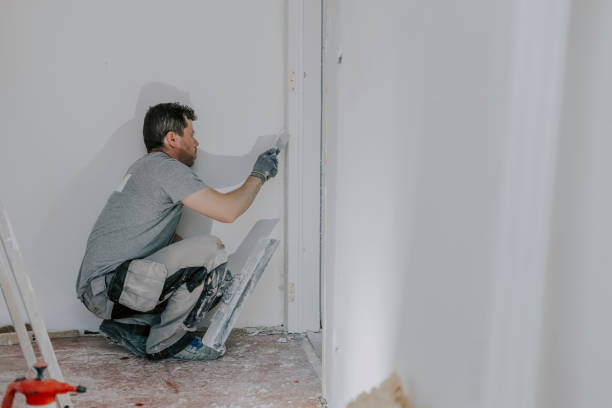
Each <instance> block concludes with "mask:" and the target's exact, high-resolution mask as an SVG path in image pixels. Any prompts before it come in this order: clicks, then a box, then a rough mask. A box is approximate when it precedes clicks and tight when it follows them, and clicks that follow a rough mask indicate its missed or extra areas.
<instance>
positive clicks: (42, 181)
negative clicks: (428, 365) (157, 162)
mask: <svg viewBox="0 0 612 408" xmlns="http://www.w3.org/2000/svg"><path fill="white" fill-rule="evenodd" d="M285 36H286V34H285V3H284V1H283V0H266V1H258V2H251V1H233V2H221V1H218V2H201V1H173V2H162V1H157V2H150V1H131V2H123V1H105V2H81V1H55V2H52V3H51V2H45V1H3V2H2V3H1V4H0V60H1V61H2V64H0V89H2V92H1V93H0V123H2V125H3V132H2V148H1V149H0V186H2V188H1V196H0V200H2V202H3V203H4V205H5V207H6V208H7V210H8V212H9V214H10V216H11V218H12V221H13V226H14V229H15V233H16V235H17V237H18V239H19V241H20V244H21V248H22V251H23V255H24V258H25V264H26V267H27V268H28V270H29V271H30V273H31V276H32V280H33V283H34V288H35V290H36V292H37V295H38V298H39V302H40V305H41V308H42V309H43V311H44V317H45V321H46V323H47V326H48V328H50V329H51V330H60V329H74V328H89V329H92V328H96V327H97V322H98V321H97V319H95V318H93V317H92V316H90V314H89V312H87V311H86V310H85V308H84V307H82V306H81V304H80V303H79V302H78V300H77V299H76V298H75V292H74V285H75V279H76V276H77V273H78V268H79V265H80V262H81V259H82V256H83V253H84V249H85V242H86V239H87V236H88V234H89V231H90V229H91V227H92V225H93V223H94V221H95V219H96V217H97V215H98V213H99V211H100V210H101V208H102V206H103V205H104V203H105V201H106V199H107V197H108V196H109V194H110V192H111V191H112V190H113V189H114V188H115V187H116V185H117V184H118V183H119V182H120V181H121V178H122V175H123V174H124V172H125V171H126V170H127V168H128V166H129V165H130V164H131V163H132V162H133V161H134V160H135V159H136V158H138V157H140V156H141V155H142V154H144V153H145V150H144V145H143V143H142V131H141V129H142V119H143V116H144V113H145V111H146V109H147V108H148V106H150V105H153V104H156V103H159V102H162V101H180V102H184V103H188V104H190V105H192V106H193V107H194V108H195V110H196V111H197V113H198V115H199V120H198V121H197V122H195V123H194V127H195V129H196V137H197V138H198V140H199V141H200V155H199V158H198V162H197V163H196V166H195V167H194V169H195V170H196V172H198V173H199V174H201V176H202V178H203V179H204V180H205V181H207V182H208V183H209V184H211V185H212V186H214V187H218V188H230V187H231V186H234V185H238V184H240V183H241V182H242V181H243V180H244V179H245V178H246V176H247V175H248V173H249V171H250V168H251V166H252V164H253V163H254V161H255V158H256V156H257V154H258V153H259V152H260V150H261V149H263V147H264V145H265V144H266V143H269V142H270V138H266V137H259V136H265V135H270V134H273V133H275V132H276V131H278V130H279V129H280V128H282V127H283V122H284V117H285V112H284V109H285V108H284V106H285V96H284V93H285V88H284V86H285V85H284V78H285V75H284V66H285V46H286V42H285ZM283 160H284V155H281V170H280V174H279V176H278V177H277V178H276V179H274V180H273V181H271V182H269V183H267V184H266V185H265V186H264V187H263V189H262V191H261V193H260V195H259V197H258V198H257V199H256V201H255V203H254V205H253V207H252V208H251V209H250V210H249V211H247V213H246V214H245V215H244V216H243V217H241V218H240V219H239V220H238V221H236V222H235V223H234V224H231V225H221V224H219V223H217V222H211V221H210V220H207V219H204V218H202V217H199V216H197V215H194V214H186V216H184V218H183V221H182V223H181V225H180V227H179V232H181V233H182V234H183V235H184V236H192V235H195V234H198V233H209V232H212V233H214V234H217V235H219V236H220V237H221V238H222V239H223V240H224V241H225V243H226V245H227V247H228V248H229V249H230V250H232V249H235V248H236V247H237V245H238V244H239V242H240V241H241V239H242V238H243V237H244V236H245V234H246V233H247V232H248V230H249V229H250V227H251V226H252V225H253V224H254V222H255V221H256V220H258V219H260V218H281V219H282V218H283V216H284V215H283V211H284V209H283V208H284V186H283V184H284V179H283V177H284V171H283V170H284V169H283V164H282V161H283ZM283 230H284V227H283V225H282V223H281V224H280V225H279V226H278V227H277V229H276V231H275V235H276V237H280V238H283V237H282V232H283ZM281 245H282V244H281ZM283 252H284V249H283V247H282V246H281V248H280V249H279V251H278V252H277V254H276V255H275V256H274V258H273V259H272V261H271V264H270V266H269V268H268V270H267V271H266V273H265V274H264V276H263V277H262V279H261V281H260V283H259V287H258V288H257V290H256V292H255V293H254V294H253V295H252V298H251V299H250V300H249V304H248V305H247V306H246V307H245V309H244V313H243V315H242V316H241V319H240V321H239V325H276V324H281V323H282V322H283V320H284V300H283V299H284V298H283V293H284V292H283V291H284V257H283ZM9 320H10V319H9V317H8V314H7V313H6V310H5V309H4V307H3V308H2V309H0V325H3V324H7V323H8V322H9Z"/></svg>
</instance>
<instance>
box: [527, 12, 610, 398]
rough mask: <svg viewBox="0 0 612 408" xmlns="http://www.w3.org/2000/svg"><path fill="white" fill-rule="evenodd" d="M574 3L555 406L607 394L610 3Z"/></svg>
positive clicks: (549, 366) (556, 293) (553, 330)
mask: <svg viewBox="0 0 612 408" xmlns="http://www.w3.org/2000/svg"><path fill="white" fill-rule="evenodd" d="M572 11H573V12H572V18H571V21H570V31H569V37H568V38H569V41H568V50H567V68H566V69H567V74H566V79H565V98H564V107H563V119H562V132H561V134H560V148H559V161H558V166H557V182H556V194H555V211H554V216H553V229H552V231H551V242H552V245H551V251H550V259H551V262H550V268H549V274H548V285H547V286H548V290H547V293H546V314H545V317H544V335H543V338H542V345H541V349H542V356H541V361H540V379H539V402H538V406H541V407H556V408H574V407H597V406H606V405H609V404H610V401H611V399H610V384H611V382H610V376H609V373H608V371H609V367H610V364H612V351H611V349H610V344H611V343H612V325H610V323H609V315H610V310H611V308H612V298H611V297H610V287H611V286H612V275H611V274H610V270H611V268H612V253H611V251H610V231H611V230H612V217H611V216H610V208H612V189H611V188H610V174H612V161H611V160H610V157H611V155H612V136H611V135H612V118H611V116H610V106H612V78H610V75H609V73H610V71H611V70H612V50H611V49H610V47H609V41H608V40H609V38H610V37H611V36H612V29H611V27H612V26H611V24H610V22H611V21H612V5H611V4H610V3H609V2H606V1H581V2H574V4H573V10H572Z"/></svg>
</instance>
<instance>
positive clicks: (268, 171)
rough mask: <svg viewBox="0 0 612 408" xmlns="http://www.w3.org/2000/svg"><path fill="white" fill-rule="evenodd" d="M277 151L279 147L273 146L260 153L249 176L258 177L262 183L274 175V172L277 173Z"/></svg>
mask: <svg viewBox="0 0 612 408" xmlns="http://www.w3.org/2000/svg"><path fill="white" fill-rule="evenodd" d="M279 152H280V149H278V148H277V147H273V148H272V149H268V150H266V151H265V152H263V153H262V154H260V155H259V157H258V158H257V161H256V162H255V165H254V166H253V171H252V172H251V176H254V177H257V178H259V179H260V180H261V182H262V183H265V182H266V181H267V180H269V179H271V178H272V177H274V176H276V173H278V153H279Z"/></svg>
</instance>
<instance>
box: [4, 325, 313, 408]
mask: <svg viewBox="0 0 612 408" xmlns="http://www.w3.org/2000/svg"><path fill="white" fill-rule="evenodd" d="M52 342H53V346H54V348H55V353H56V355H57V358H58V360H59V361H60V365H61V367H62V371H63V373H64V377H65V379H66V381H68V382H70V383H71V384H75V385H77V384H81V385H84V386H86V387H87V392H86V393H85V394H78V395H75V396H73V397H72V402H73V403H74V405H75V406H76V407H87V408H93V407H99V408H101V407H133V406H139V407H216V408H221V407H225V408H230V407H231V408H238V407H241V408H246V407H318V406H319V395H320V394H321V381H320V379H319V377H318V376H317V374H316V370H315V367H313V363H314V364H315V366H316V364H317V361H316V359H313V358H312V356H313V355H315V354H314V353H312V352H311V351H309V349H308V348H309V347H311V345H310V343H309V342H308V340H307V339H306V338H305V336H301V335H287V334H283V333H274V334H266V333H265V332H264V333H257V332H253V331H251V332H249V331H246V330H242V329H238V330H234V331H233V332H232V334H231V335H230V337H229V339H228V341H227V343H226V345H227V349H228V351H227V353H226V354H225V356H223V357H222V358H220V359H218V360H215V361H206V362H181V361H164V362H151V361H148V360H145V359H142V358H138V357H134V356H132V355H130V354H128V353H127V352H126V351H124V350H123V349H122V348H121V347H119V346H116V345H112V344H109V343H108V342H107V341H106V339H105V338H103V337H100V336H80V337H73V338H60V339H54V340H52ZM24 374H27V373H26V372H25V362H24V360H23V356H22V354H21V349H20V348H19V346H17V345H14V346H0V394H2V395H3V394H4V391H5V390H6V386H7V385H8V383H9V382H11V381H13V380H14V379H15V378H17V377H20V376H23V375H24ZM16 400H17V398H16ZM23 406H24V402H23V398H22V397H19V401H16V402H15V403H14V404H13V407H15V408H17V407H23Z"/></svg>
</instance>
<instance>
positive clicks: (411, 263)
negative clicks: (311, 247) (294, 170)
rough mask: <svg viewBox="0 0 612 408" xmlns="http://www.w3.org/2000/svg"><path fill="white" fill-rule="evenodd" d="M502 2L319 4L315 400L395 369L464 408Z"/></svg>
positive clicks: (489, 236) (496, 121)
mask: <svg viewBox="0 0 612 408" xmlns="http://www.w3.org/2000/svg"><path fill="white" fill-rule="evenodd" d="M511 11H512V10H511V4H510V3H508V2H505V1H485V0H482V1H470V2H447V1H436V2H432V1H411V2H404V1H384V2H382V3H380V2H378V3H376V5H372V3H371V2H368V1H345V0H338V1H330V2H328V3H327V7H326V13H327V19H326V36H327V43H326V45H327V49H326V53H325V56H326V61H325V66H326V71H325V75H326V78H327V83H326V88H325V90H326V102H325V103H326V111H325V133H324V135H325V136H324V138H325V149H326V183H327V184H326V194H327V195H326V210H327V225H326V228H327V241H326V245H325V249H326V251H325V269H326V271H325V272H326V276H327V279H326V294H327V295H326V305H327V312H326V323H325V327H327V328H329V331H328V332H327V340H326V347H325V348H326V354H325V361H326V367H327V369H326V374H327V376H326V384H325V386H326V393H327V395H328V397H329V402H330V406H331V407H341V406H344V405H345V404H346V403H347V402H348V401H349V400H350V399H351V398H354V397H355V396H356V395H357V394H359V393H360V392H362V391H364V390H368V389H369V388H371V387H373V386H375V385H378V384H379V383H380V382H381V381H382V380H383V379H384V378H386V377H387V376H388V375H389V374H390V373H391V372H392V371H393V370H394V369H395V370H398V372H399V374H400V375H401V377H402V379H403V383H404V386H405V387H406V388H407V391H408V393H409V394H411V397H412V398H413V399H414V401H415V402H416V405H415V406H417V407H419V406H420V407H432V408H437V407H440V408H441V407H451V406H452V407H478V406H480V404H481V401H480V398H481V397H480V395H481V392H482V390H481V385H482V383H483V367H484V365H485V361H484V360H485V354H484V349H485V344H486V336H487V318H488V316H487V309H488V305H489V303H490V299H489V293H490V288H491V270H492V268H493V252H494V241H495V239H494V238H495V225H496V211H497V198H498V181H499V165H498V162H499V160H500V157H501V145H502V136H501V135H502V134H503V130H504V127H503V126H504V123H503V122H504V120H503V119H504V114H505V109H506V100H507V88H508V68H507V65H508V61H509V58H510V56H509V49H510V48H511V47H510V45H511V38H510V32H511V29H510V28H511V23H512V21H511V18H510V16H511V15H512V12H511Z"/></svg>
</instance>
